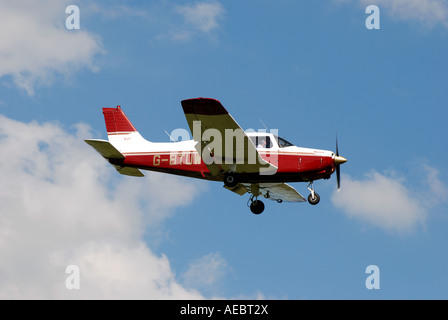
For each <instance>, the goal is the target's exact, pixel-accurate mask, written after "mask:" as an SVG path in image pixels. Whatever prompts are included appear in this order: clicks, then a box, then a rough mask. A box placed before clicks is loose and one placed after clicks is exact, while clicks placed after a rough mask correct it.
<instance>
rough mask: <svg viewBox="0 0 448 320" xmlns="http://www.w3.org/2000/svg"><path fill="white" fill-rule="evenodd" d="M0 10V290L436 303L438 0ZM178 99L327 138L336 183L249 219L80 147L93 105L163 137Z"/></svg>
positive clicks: (4, 293)
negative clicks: (71, 278) (74, 285)
mask: <svg viewBox="0 0 448 320" xmlns="http://www.w3.org/2000/svg"><path fill="white" fill-rule="evenodd" d="M70 4H75V5H77V6H78V7H79V10H80V29H79V30H68V29H66V27H65V20H66V18H67V17H68V16H69V14H66V13H65V9H66V7H67V6H68V5H70ZM370 4H375V5H377V6H378V7H379V9H380V29H379V30H368V29H367V28H366V27H365V21H366V19H367V18H368V16H369V14H366V13H365V9H366V7H367V6H368V5H370ZM0 8H1V9H0V12H3V15H4V19H2V21H0V30H1V31H0V40H2V41H0V59H1V60H2V63H1V64H0V65H1V67H0V122H1V125H0V146H1V147H2V149H3V150H4V152H2V153H1V156H2V158H3V159H2V161H0V162H1V164H0V171H1V174H2V177H3V180H4V181H5V182H4V184H3V186H2V187H1V189H0V199H1V201H2V203H3V206H2V209H1V211H0V212H1V216H0V219H1V220H0V221H1V227H0V256H2V261H4V262H2V264H1V265H0V281H1V282H2V283H3V285H2V286H0V287H1V288H0V297H3V298H33V297H43V298H49V299H52V298H68V299H72V298H74V299H76V298H150V299H154V298H162V299H177V298H264V299H271V298H272V299H446V298H448V277H447V275H446V270H447V268H448V254H447V251H446V250H445V244H446V243H447V241H448V238H447V234H448V233H447V228H448V215H447V214H448V212H447V208H448V203H447V201H448V186H447V183H446V182H445V181H446V179H447V173H446V172H447V169H448V168H447V165H446V161H445V158H446V156H447V155H448V153H447V151H446V150H445V149H446V148H444V146H445V144H446V143H445V140H446V138H447V136H448V135H447V129H446V123H445V122H446V119H447V118H448V112H447V110H446V108H445V105H446V104H447V98H446V88H447V85H448V83H447V77H446V74H447V72H448V63H447V60H446V54H447V51H448V45H447V38H448V1H444V0H435V1H429V0H422V1H413V0H397V1H393V2H392V1H386V0H376V1H364V0H327V1H288V0H283V1H269V0H257V1H252V0H245V1H207V0H198V1H162V0H160V1H158V0H157V1H126V2H124V1H75V0H73V1H60V0H42V1H25V0H22V1H14V2H13V3H11V2H10V1H6V0H5V1H3V0H2V1H0ZM3 15H2V16H3ZM195 97H210V98H215V99H218V100H220V101H221V102H222V104H223V105H224V106H225V107H226V108H227V110H228V111H229V112H230V113H231V114H232V115H233V117H234V118H235V119H236V120H237V122H238V123H239V124H240V125H241V126H243V128H253V129H259V128H263V126H262V125H261V123H260V121H259V119H262V120H263V122H264V123H265V124H266V125H267V126H268V127H269V128H272V129H278V131H279V135H280V136H282V137H284V138H286V139H287V140H289V141H291V142H293V143H295V144H296V145H299V146H304V147H312V148H319V149H326V150H334V149H335V136H336V132H337V135H338V139H339V150H340V153H341V155H343V156H344V157H346V158H347V159H348V160H349V161H348V162H347V163H346V164H344V165H343V166H342V168H341V169H342V188H341V190H340V192H336V181H335V178H332V179H330V180H328V181H318V182H316V183H315V188H316V191H317V192H319V194H320V196H321V202H320V203H319V205H317V206H310V205H309V204H306V203H302V204H300V203H299V204H287V203H282V204H277V203H275V202H272V203H271V202H267V201H266V202H265V204H266V210H265V212H264V213H263V214H262V215H260V216H255V215H253V214H251V213H250V211H249V209H248V208H247V207H246V202H247V200H248V199H247V197H245V196H243V197H239V196H237V195H235V194H233V193H231V192H228V191H227V190H225V189H224V188H222V185H221V184H220V183H213V182H204V181H196V180H189V179H186V178H180V177H174V176H164V175H161V174H154V173H147V174H146V177H145V178H142V179H136V178H131V177H124V176H120V175H118V174H117V173H116V172H115V170H114V169H113V168H112V167H111V166H109V165H108V164H107V163H106V162H105V161H104V160H102V159H101V157H99V156H98V155H97V154H96V153H95V152H94V151H93V150H91V148H90V147H89V146H88V145H86V144H85V143H84V142H83V139H87V138H106V132H105V125H104V120H103V117H102V112H101V108H102V107H114V106H116V105H121V106H122V108H123V110H124V111H125V112H126V114H127V115H128V117H129V118H130V119H131V121H132V122H133V124H134V126H135V127H136V128H137V129H138V130H139V131H140V133H141V134H142V135H143V136H144V137H145V138H147V139H148V140H151V141H155V142H158V141H168V140H169V138H168V136H167V135H166V133H165V132H164V131H167V132H172V131H173V130H174V129H177V128H184V129H188V125H187V122H186V120H185V116H184V114H183V112H182V108H181V105H180V101H181V100H183V99H188V98H195ZM294 186H295V187H296V188H297V189H298V190H299V192H301V193H302V194H304V195H307V194H308V191H307V189H306V184H303V183H302V184H300V183H299V184H294ZM68 265H76V266H79V269H80V272H81V276H80V279H81V288H80V289H79V290H68V289H67V288H66V287H65V285H64V283H65V280H66V278H67V274H66V273H65V268H66V266H68ZM369 265H377V266H378V268H379V270H380V284H381V286H380V289H379V290H368V289H367V288H366V285H365V281H366V279H367V277H368V276H369V275H368V274H366V273H365V270H366V267H367V266H369Z"/></svg>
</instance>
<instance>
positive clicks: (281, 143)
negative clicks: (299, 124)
mask: <svg viewBox="0 0 448 320" xmlns="http://www.w3.org/2000/svg"><path fill="white" fill-rule="evenodd" d="M275 137H276V138H277V142H278V145H279V147H280V148H285V147H292V146H294V145H293V144H292V143H291V142H289V141H286V140H285V139H283V138H280V137H277V136H275Z"/></svg>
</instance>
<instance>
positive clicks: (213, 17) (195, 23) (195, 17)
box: [177, 1, 224, 33]
mask: <svg viewBox="0 0 448 320" xmlns="http://www.w3.org/2000/svg"><path fill="white" fill-rule="evenodd" d="M177 12H179V13H180V14H181V15H182V16H183V17H184V20H185V21H186V22H187V23H188V24H189V25H191V26H192V27H193V28H194V29H197V30H200V31H202V32H205V33H207V32H210V31H212V30H214V29H216V28H218V26H219V25H218V18H220V17H221V16H222V15H223V13H224V8H223V7H222V5H221V4H220V3H219V2H217V1H211V2H197V3H195V4H194V5H185V6H178V7H177Z"/></svg>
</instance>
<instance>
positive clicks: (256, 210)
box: [250, 200, 264, 214]
mask: <svg viewBox="0 0 448 320" xmlns="http://www.w3.org/2000/svg"><path fill="white" fill-rule="evenodd" d="M250 211H252V213H253V214H260V213H262V212H263V211H264V203H263V201H261V200H255V201H253V202H252V203H251V204H250Z"/></svg>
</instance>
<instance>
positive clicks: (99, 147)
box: [84, 139, 125, 159]
mask: <svg viewBox="0 0 448 320" xmlns="http://www.w3.org/2000/svg"><path fill="white" fill-rule="evenodd" d="M84 141H85V142H86V143H87V144H88V145H90V146H91V147H92V148H93V149H95V150H96V151H97V152H98V153H99V154H100V155H102V156H103V157H104V158H107V159H124V158H125V157H124V155H123V154H121V152H120V151H118V150H117V149H116V148H115V147H114V146H113V145H112V144H111V143H110V142H109V141H107V140H99V139H89V140H84Z"/></svg>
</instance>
